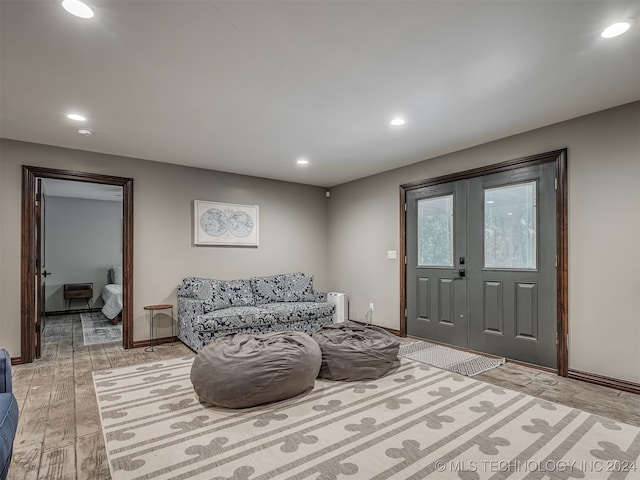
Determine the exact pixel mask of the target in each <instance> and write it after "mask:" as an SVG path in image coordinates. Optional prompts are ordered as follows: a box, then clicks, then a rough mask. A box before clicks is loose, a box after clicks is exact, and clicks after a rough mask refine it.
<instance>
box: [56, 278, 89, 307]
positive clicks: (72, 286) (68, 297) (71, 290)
mask: <svg viewBox="0 0 640 480" xmlns="http://www.w3.org/2000/svg"><path fill="white" fill-rule="evenodd" d="M62 292H63V297H64V299H65V301H66V303H67V313H69V309H70V308H71V301H72V300H77V299H80V300H85V301H86V302H87V308H88V309H89V310H91V299H92V298H93V283H65V284H64V286H63V287H62Z"/></svg>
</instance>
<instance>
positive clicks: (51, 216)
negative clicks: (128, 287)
mask: <svg viewBox="0 0 640 480" xmlns="http://www.w3.org/2000/svg"><path fill="white" fill-rule="evenodd" d="M44 203H45V228H44V232H45V235H44V249H45V256H44V267H45V268H46V270H47V272H49V273H50V275H49V276H47V277H46V280H45V285H46V290H45V311H46V312H56V311H61V310H65V309H66V303H65V300H64V298H63V291H62V290H63V285H64V284H66V283H93V299H92V302H91V304H92V305H93V306H96V307H98V306H102V305H103V302H102V299H101V297H100V293H101V292H102V289H103V288H104V286H105V285H106V284H107V283H108V280H109V279H108V271H109V269H110V268H111V267H112V266H114V265H121V264H122V202H119V201H118V202H115V201H106V200H90V199H84V198H67V197H53V196H45V201H44ZM70 306H71V309H78V308H86V307H87V304H86V302H85V301H84V300H73V301H72V302H71V303H70Z"/></svg>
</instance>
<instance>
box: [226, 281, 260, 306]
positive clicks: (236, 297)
mask: <svg viewBox="0 0 640 480" xmlns="http://www.w3.org/2000/svg"><path fill="white" fill-rule="evenodd" d="M224 289H225V292H226V294H227V298H228V299H229V303H230V304H231V305H230V306H232V307H249V306H254V305H255V304H256V303H255V299H254V297H253V292H252V291H251V282H250V281H249V280H227V281H225V282H224Z"/></svg>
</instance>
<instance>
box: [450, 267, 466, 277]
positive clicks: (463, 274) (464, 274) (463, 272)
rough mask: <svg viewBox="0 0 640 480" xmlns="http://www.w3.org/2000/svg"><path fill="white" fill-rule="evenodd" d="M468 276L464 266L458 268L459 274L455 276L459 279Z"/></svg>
mask: <svg viewBox="0 0 640 480" xmlns="http://www.w3.org/2000/svg"><path fill="white" fill-rule="evenodd" d="M466 276H467V271H466V270H465V269H464V268H460V269H458V276H457V277H453V279H454V280H459V279H461V278H464V277H466Z"/></svg>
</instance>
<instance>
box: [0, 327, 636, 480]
mask: <svg viewBox="0 0 640 480" xmlns="http://www.w3.org/2000/svg"><path fill="white" fill-rule="evenodd" d="M43 337H44V341H43V355H42V358H40V359H39V360H37V361H35V362H34V363H32V364H27V365H17V366H14V367H13V388H14V393H15V395H16V398H17V399H18V406H19V408H20V420H19V423H18V433H17V436H16V439H15V443H14V451H13V462H12V464H11V468H10V470H9V480H18V479H33V480H36V479H43V480H44V479H46V480H62V479H91V480H94V479H96V480H99V479H109V478H111V477H110V475H109V466H108V465H107V458H106V452H105V448H104V442H103V437H102V432H101V430H100V418H99V416H98V406H97V402H96V397H95V391H94V389H93V379H92V375H91V373H92V372H93V371H96V370H104V369H108V368H117V367H124V366H128V365H136V364H142V363H147V362H152V361H156V360H159V359H165V358H173V357H183V356H193V355H194V353H193V352H192V351H191V350H190V349H189V348H187V347H186V346H184V345H183V344H181V343H176V344H175V345H174V346H173V347H172V346H171V345H170V344H166V345H160V346H156V347H155V351H154V352H145V351H144V349H142V348H138V349H132V350H124V349H123V348H122V346H120V345H117V344H102V345H91V346H84V345H83V343H82V326H81V324H80V319H79V315H65V316H59V317H50V318H49V319H48V320H47V327H46V329H45V332H44V336H43ZM474 378H475V379H478V380H482V381H486V382H489V383H492V384H496V385H500V386H503V387H505V388H509V389H512V390H517V391H520V392H524V393H527V394H529V395H533V396H537V397H541V398H545V399H547V400H551V401H554V402H557V403H561V404H564V405H568V406H570V407H574V408H579V409H582V410H586V411H588V412H593V413H597V414H599V415H603V416H606V417H609V418H612V419H614V420H618V421H622V422H626V423H629V424H632V425H635V426H638V427H640V396H638V395H634V394H631V393H627V392H620V391H618V390H613V389H609V388H606V387H600V386H596V385H590V384H588V383H584V382H579V381H576V380H569V379H566V378H561V377H558V376H556V375H553V374H551V373H547V372H543V371H539V370H536V369H532V368H528V367H525V366H521V365H516V364H512V363H507V364H506V365H503V366H501V367H498V368H495V369H493V370H490V371H488V372H484V373H482V374H480V375H477V376H475V377H474Z"/></svg>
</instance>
